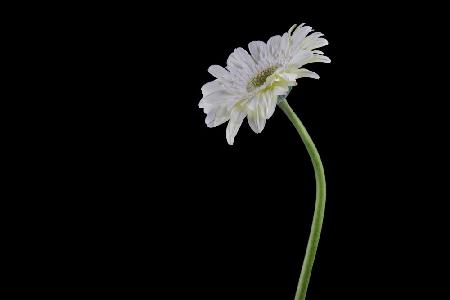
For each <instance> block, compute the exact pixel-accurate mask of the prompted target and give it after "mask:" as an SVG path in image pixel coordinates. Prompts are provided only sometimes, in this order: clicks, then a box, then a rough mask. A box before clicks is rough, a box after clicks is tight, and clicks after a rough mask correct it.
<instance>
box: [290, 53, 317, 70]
mask: <svg viewBox="0 0 450 300" xmlns="http://www.w3.org/2000/svg"><path fill="white" fill-rule="evenodd" d="M312 55H313V54H312V53H311V51H305V50H300V51H299V52H298V53H297V54H296V55H294V57H293V58H292V59H291V61H290V64H292V65H295V66H299V67H300V66H302V65H304V64H305V63H306V61H307V60H308V59H310V58H311V56H312Z"/></svg>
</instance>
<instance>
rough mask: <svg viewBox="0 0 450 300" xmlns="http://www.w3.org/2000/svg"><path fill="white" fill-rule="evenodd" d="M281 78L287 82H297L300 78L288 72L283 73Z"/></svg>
mask: <svg viewBox="0 0 450 300" xmlns="http://www.w3.org/2000/svg"><path fill="white" fill-rule="evenodd" d="M280 77H281V78H283V79H285V80H287V81H295V80H296V79H297V78H298V77H297V74H295V73H287V72H284V73H281V74H280Z"/></svg>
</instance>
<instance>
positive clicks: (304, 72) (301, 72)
mask: <svg viewBox="0 0 450 300" xmlns="http://www.w3.org/2000/svg"><path fill="white" fill-rule="evenodd" d="M295 73H296V74H297V78H302V77H309V78H314V79H319V75H318V74H317V73H315V72H312V71H310V70H307V69H304V68H303V69H299V70H295Z"/></svg>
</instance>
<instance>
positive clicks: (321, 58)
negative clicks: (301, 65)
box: [306, 54, 331, 64]
mask: <svg viewBox="0 0 450 300" xmlns="http://www.w3.org/2000/svg"><path fill="white" fill-rule="evenodd" d="M315 62H321V63H327V64H328V63H330V62H331V59H329V58H328V57H327V56H325V55H317V54H314V55H313V56H311V57H310V58H309V59H308V60H307V61H306V63H307V64H311V63H315Z"/></svg>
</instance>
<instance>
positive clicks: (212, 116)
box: [205, 106, 230, 127]
mask: <svg viewBox="0 0 450 300" xmlns="http://www.w3.org/2000/svg"><path fill="white" fill-rule="evenodd" d="M229 119H230V110H229V109H228V108H227V107H225V106H220V107H217V108H216V109H215V110H213V111H211V112H210V113H209V114H208V115H207V116H206V119H205V123H206V124H207V126H208V127H216V126H219V125H221V124H223V123H225V122H226V121H228V120H229Z"/></svg>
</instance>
